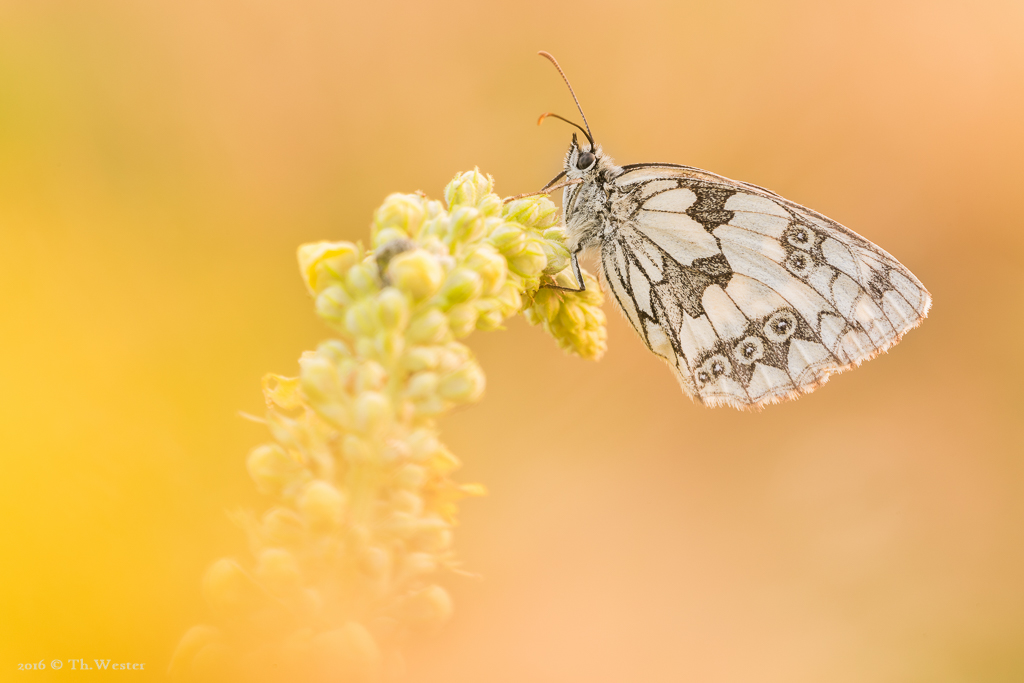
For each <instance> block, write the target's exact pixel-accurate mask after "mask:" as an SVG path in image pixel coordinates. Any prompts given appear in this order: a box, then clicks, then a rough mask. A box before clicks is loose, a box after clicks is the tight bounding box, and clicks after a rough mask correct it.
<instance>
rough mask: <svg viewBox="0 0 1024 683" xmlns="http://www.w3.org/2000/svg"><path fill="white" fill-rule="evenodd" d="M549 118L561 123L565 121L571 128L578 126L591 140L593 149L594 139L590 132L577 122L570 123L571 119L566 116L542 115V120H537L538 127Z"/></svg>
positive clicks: (549, 113)
mask: <svg viewBox="0 0 1024 683" xmlns="http://www.w3.org/2000/svg"><path fill="white" fill-rule="evenodd" d="M549 116H550V117H551V118H553V119H558V120H559V121H565V122H566V123H568V124H569V125H570V126H576V127H577V128H579V129H580V132H581V133H583V134H584V135H586V136H587V139H588V140H590V146H591V147H593V146H594V138H592V137H590V133H589V132H588V131H586V130H584V128H583V126H581V125H580V124H578V123H576V122H575V121H570V120H569V119H567V118H565V117H564V116H559V115H558V114H553V113H551V112H548V113H546V114H541V115H540V118H539V119H537V125H538V126H539V125H540V124H542V123H544V119H546V118H547V117H549ZM573 135H576V133H573Z"/></svg>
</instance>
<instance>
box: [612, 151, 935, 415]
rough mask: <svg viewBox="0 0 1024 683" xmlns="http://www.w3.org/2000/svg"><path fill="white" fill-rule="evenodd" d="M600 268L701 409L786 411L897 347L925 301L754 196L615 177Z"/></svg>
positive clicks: (902, 271) (835, 231) (889, 260)
mask: <svg viewBox="0 0 1024 683" xmlns="http://www.w3.org/2000/svg"><path fill="white" fill-rule="evenodd" d="M615 186H616V189H617V190H618V193H617V197H616V201H615V202H614V203H613V218H614V220H615V223H616V230H615V231H614V234H611V235H607V236H606V237H605V239H604V240H603V242H602V264H603V269H604V272H605V277H606V280H607V281H608V283H609V285H610V287H611V289H612V291H613V293H614V294H615V297H616V299H617V300H618V301H619V304H620V305H621V306H622V308H623V310H624V311H625V313H626V316H627V317H628V318H629V320H630V322H631V323H632V325H633V327H634V328H636V330H637V332H638V333H639V334H640V336H641V337H642V338H643V339H644V341H645V342H646V343H647V345H648V347H650V349H651V350H652V351H654V352H655V353H656V354H658V355H659V356H661V357H662V358H664V359H665V360H666V361H667V362H668V363H669V364H670V365H671V366H672V367H673V368H674V369H675V371H676V373H677V376H678V377H679V380H680V383H681V384H682V386H683V389H684V390H685V391H686V392H687V393H689V394H691V395H694V396H697V397H698V398H700V399H701V401H703V402H704V403H706V404H709V405H733V406H736V407H752V406H760V405H764V404H767V403H774V402H778V401H780V400H785V399H789V398H795V397H796V396H798V395H799V394H800V393H801V392H808V391H812V390H813V389H815V388H817V387H818V386H820V385H821V384H822V383H824V382H825V381H826V380H827V379H828V377H829V375H830V374H833V373H836V372H842V371H843V370H846V369H849V368H850V367H853V366H855V365H859V364H860V363H861V362H863V361H864V360H867V359H869V358H871V357H873V356H874V355H876V354H878V353H880V352H881V351H884V350H886V349H888V348H889V347H890V346H892V345H893V344H895V343H896V342H897V341H899V339H900V337H901V336H902V335H903V334H904V333H905V332H906V331H908V330H909V329H912V328H913V327H916V326H917V325H918V324H919V323H920V322H921V320H922V319H923V318H924V316H925V314H926V313H927V310H928V307H929V306H930V297H929V295H928V292H927V291H926V290H925V289H924V287H923V286H922V285H921V283H920V282H919V281H918V280H917V278H915V277H914V276H913V274H911V273H910V271H908V270H907V269H906V268H904V267H903V266H902V265H901V264H900V263H899V262H898V261H896V259H894V258H893V257H892V256H890V255H889V254H887V253H886V252H885V251H883V250H882V249H880V248H879V247H877V246H876V245H874V244H872V243H871V242H869V241H867V240H865V239H864V238H862V237H860V236H859V235H857V234H856V233H853V232H852V231H850V230H848V229H846V228H844V227H843V226H841V225H839V224H838V223H835V222H834V221H831V220H830V219H828V218H825V217H824V216H821V215H820V214H817V213H815V212H813V211H811V210H809V209H806V208H804V207H801V206H799V205H798V204H795V203H793V202H790V201H788V200H785V199H783V198H781V197H779V196H778V195H776V194H774V193H772V192H770V191H768V190H765V189H763V188H760V187H757V186H754V185H750V184H747V183H738V182H735V181H731V180H728V179H726V178H722V177H720V176H716V175H714V174H711V173H708V172H706V171H701V170H699V169H693V168H689V167H683V166H678V167H677V166H669V165H654V164H643V165H637V166H626V167H623V173H622V174H621V175H620V176H618V177H617V178H616V179H615Z"/></svg>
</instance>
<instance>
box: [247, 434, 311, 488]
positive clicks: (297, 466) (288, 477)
mask: <svg viewBox="0 0 1024 683" xmlns="http://www.w3.org/2000/svg"><path fill="white" fill-rule="evenodd" d="M245 465H246V468H247V469H248V470H249V476H250V477H252V480H253V481H254V482H256V488H257V489H258V490H259V492H260V493H267V494H280V493H281V492H283V491H285V490H286V489H287V488H289V487H291V486H294V485H296V484H298V483H300V482H301V481H302V480H303V478H304V477H303V475H306V470H305V469H304V468H303V467H302V464H301V463H300V462H299V461H297V460H296V459H295V458H293V457H292V456H290V455H289V454H288V453H286V452H285V450H284V449H283V448H281V447H280V446H278V445H277V444H264V445H262V446H257V447H256V448H254V449H252V451H250V452H249V457H248V458H246V461H245ZM307 476H308V475H307Z"/></svg>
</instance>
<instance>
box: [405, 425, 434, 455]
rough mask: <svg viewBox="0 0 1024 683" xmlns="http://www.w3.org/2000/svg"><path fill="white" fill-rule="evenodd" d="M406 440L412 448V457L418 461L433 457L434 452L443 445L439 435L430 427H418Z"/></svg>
mask: <svg viewBox="0 0 1024 683" xmlns="http://www.w3.org/2000/svg"><path fill="white" fill-rule="evenodd" d="M406 442H407V443H408V444H409V448H410V449H411V453H410V455H411V457H412V459H413V460H415V461H417V462H424V461H426V460H428V459H430V458H432V457H433V456H434V453H436V452H437V450H438V449H439V448H440V447H441V444H440V443H439V442H438V440H437V436H435V435H434V433H433V432H432V431H430V430H429V429H417V430H416V431H414V432H411V433H410V434H409V436H408V437H406Z"/></svg>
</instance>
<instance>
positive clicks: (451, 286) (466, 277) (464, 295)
mask: <svg viewBox="0 0 1024 683" xmlns="http://www.w3.org/2000/svg"><path fill="white" fill-rule="evenodd" d="M482 288H483V280H482V278H481V277H480V274H479V273H477V272H476V271H475V270H471V269H469V268H456V269H455V270H453V271H452V272H450V273H448V277H447V278H445V281H444V286H443V287H441V294H442V296H444V298H445V299H446V300H447V301H448V302H449V303H453V304H458V303H462V302H464V301H469V300H471V299H475V298H476V297H478V296H480V291H481V289H482Z"/></svg>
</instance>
